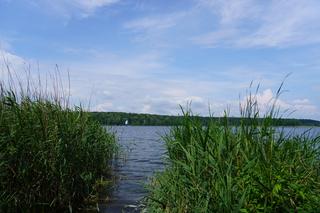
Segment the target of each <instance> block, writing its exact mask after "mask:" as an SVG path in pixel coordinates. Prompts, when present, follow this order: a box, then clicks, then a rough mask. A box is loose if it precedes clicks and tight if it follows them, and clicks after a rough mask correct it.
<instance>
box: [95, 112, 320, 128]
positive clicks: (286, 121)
mask: <svg viewBox="0 0 320 213" xmlns="http://www.w3.org/2000/svg"><path fill="white" fill-rule="evenodd" d="M89 114H90V115H91V118H92V119H94V120H97V121H98V122H100V123H101V124H103V125H125V123H126V121H127V122H128V125H133V126H175V125H181V124H182V122H183V116H180V115H177V116H174V115H157V114H143V113H126V112H90V113H89ZM194 118H196V119H198V120H199V122H201V123H202V124H203V125H207V124H208V123H209V122H210V121H215V122H228V123H229V124H231V125H235V126H238V125H240V124H241V122H245V123H246V122H250V119H248V118H246V119H244V118H240V117H228V118H226V119H224V118H223V117H203V116H196V115H195V116H194ZM257 121H258V122H262V121H263V119H262V118H261V119H258V120H257ZM272 125H274V126H320V121H317V120H312V119H295V118H274V119H272Z"/></svg>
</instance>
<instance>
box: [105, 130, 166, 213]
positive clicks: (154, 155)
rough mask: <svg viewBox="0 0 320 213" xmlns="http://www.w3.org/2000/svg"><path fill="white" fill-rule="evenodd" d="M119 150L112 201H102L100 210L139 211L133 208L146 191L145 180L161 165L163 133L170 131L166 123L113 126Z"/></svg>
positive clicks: (160, 167)
mask: <svg viewBox="0 0 320 213" xmlns="http://www.w3.org/2000/svg"><path fill="white" fill-rule="evenodd" d="M107 128H108V129H109V130H111V131H112V132H115V133H116V135H117V137H118V140H119V143H120V146H121V148H122V151H124V152H125V153H124V154H121V155H120V156H121V159H119V160H118V161H117V162H116V163H117V164H116V166H115V167H116V172H117V175H118V177H119V180H118V181H117V183H116V186H115V189H114V192H113V196H112V201H111V203H108V204H107V206H105V205H101V206H100V210H101V211H102V212H108V213H109V212H111V213H112V212H139V210H135V208H134V207H135V206H136V205H138V201H139V200H141V199H142V198H144V197H145V196H146V194H147V191H146V189H145V187H144V184H146V183H147V181H148V179H149V178H150V177H152V176H153V174H154V172H157V171H161V170H162V169H163V157H164V154H165V151H166V150H165V147H164V143H163V141H162V136H164V135H165V134H166V133H169V131H170V128H169V127H157V126H113V127H107Z"/></svg>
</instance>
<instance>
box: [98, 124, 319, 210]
mask: <svg viewBox="0 0 320 213" xmlns="http://www.w3.org/2000/svg"><path fill="white" fill-rule="evenodd" d="M106 128H108V129H109V130H110V131H111V132H114V133H115V134H116V136H117V138H118V141H119V144H120V146H121V147H122V149H121V150H122V151H123V153H122V154H120V159H119V160H118V161H116V165H115V168H116V173H117V175H118V177H119V179H118V181H117V182H116V185H115V188H114V190H113V195H112V200H111V202H110V203H108V204H107V205H100V210H101V211H102V212H108V213H117V212H140V210H139V208H138V206H139V201H140V200H141V199H143V198H144V197H145V196H146V195H147V190H146V189H145V186H144V185H145V184H146V183H147V182H148V180H150V177H152V176H153V174H154V173H155V172H157V171H161V170H162V169H163V168H164V164H163V159H164V157H165V152H166V150H165V146H164V142H163V140H162V137H163V136H164V135H165V134H167V133H169V131H170V127H163V126H113V127H106ZM276 129H277V130H278V131H281V130H283V132H284V133H285V134H286V135H291V136H295V135H301V134H305V136H310V137H315V136H318V135H320V127H314V128H310V127H283V128H280V127H277V128H276Z"/></svg>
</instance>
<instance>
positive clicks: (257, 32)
mask: <svg viewBox="0 0 320 213" xmlns="http://www.w3.org/2000/svg"><path fill="white" fill-rule="evenodd" d="M201 5H202V6H207V7H209V8H211V10H212V12H213V13H214V14H216V15H217V16H218V18H219V24H218V26H217V27H216V28H215V29H212V31H211V32H207V33H204V34H202V35H198V36H195V37H194V38H193V41H194V42H195V43H197V44H200V45H204V46H207V47H214V46H216V45H227V46H234V47H242V48H243V47H245V48H248V47H286V46H291V45H294V46H296V45H304V44H311V43H319V42H320V38H319V37H318V36H317V34H319V32H320V22H319V20H320V13H319V12H318V11H319V8H320V2H319V1H317V0H306V1H299V0H293V1H284V0H272V1H266V2H263V3H262V2H258V1H254V0H232V1H213V0H202V1H201Z"/></svg>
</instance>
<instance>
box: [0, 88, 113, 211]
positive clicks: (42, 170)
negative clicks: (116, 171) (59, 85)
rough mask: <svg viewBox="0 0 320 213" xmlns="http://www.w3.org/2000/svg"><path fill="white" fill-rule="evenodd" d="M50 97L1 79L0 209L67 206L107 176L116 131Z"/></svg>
mask: <svg viewBox="0 0 320 213" xmlns="http://www.w3.org/2000/svg"><path fill="white" fill-rule="evenodd" d="M53 97H57V96H50V95H43V93H42V94H41V93H39V92H38V93H37V92H36V91H34V92H30V91H29V90H28V89H27V90H23V89H21V92H20V93H19V94H18V93H17V92H15V90H14V89H12V87H9V86H6V85H5V84H4V83H1V84H0V211H4V212H16V211H21V210H23V211H26V210H28V209H29V210H32V209H36V211H37V210H39V209H46V210H53V211H57V210H67V209H69V210H71V211H72V209H77V208H79V207H80V206H82V205H83V204H84V202H85V200H87V199H88V198H90V197H91V198H92V197H93V196H95V195H96V194H97V191H98V189H97V187H96V184H97V183H98V182H103V181H102V180H110V178H111V160H112V158H113V155H114V153H115V151H116V147H117V146H116V143H115V137H114V136H113V135H112V134H110V133H108V132H107V131H106V130H105V129H104V128H103V127H102V126H100V125H99V124H98V123H97V122H95V121H93V120H92V119H91V118H90V117H89V115H88V113H87V112H85V111H84V110H83V109H82V108H81V107H75V108H73V109H71V108H69V107H68V106H66V105H64V104H62V101H61V99H57V98H53Z"/></svg>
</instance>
